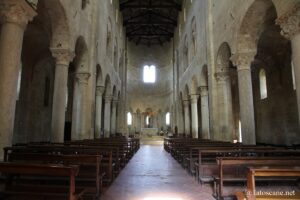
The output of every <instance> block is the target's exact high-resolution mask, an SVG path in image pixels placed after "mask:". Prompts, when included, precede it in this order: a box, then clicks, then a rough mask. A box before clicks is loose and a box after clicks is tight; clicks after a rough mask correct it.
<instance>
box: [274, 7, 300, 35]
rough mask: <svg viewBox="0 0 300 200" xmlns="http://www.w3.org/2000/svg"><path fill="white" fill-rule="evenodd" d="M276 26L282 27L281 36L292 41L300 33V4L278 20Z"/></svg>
mask: <svg viewBox="0 0 300 200" xmlns="http://www.w3.org/2000/svg"><path fill="white" fill-rule="evenodd" d="M276 24H277V25H279V26H280V27H281V35H283V36H284V37H285V38H287V39H292V38H293V37H294V36H295V35H297V34H299V33H300V4H298V5H297V6H295V7H294V8H293V9H291V10H290V11H289V12H287V13H286V14H284V15H282V16H280V17H278V18H277V20H276Z"/></svg>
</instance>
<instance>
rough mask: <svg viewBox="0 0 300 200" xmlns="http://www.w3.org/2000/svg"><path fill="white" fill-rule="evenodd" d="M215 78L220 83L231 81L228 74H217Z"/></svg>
mask: <svg viewBox="0 0 300 200" xmlns="http://www.w3.org/2000/svg"><path fill="white" fill-rule="evenodd" d="M215 78H216V80H217V82H218V83H225V82H227V81H228V80H229V78H230V76H229V73H228V72H216V73H215Z"/></svg>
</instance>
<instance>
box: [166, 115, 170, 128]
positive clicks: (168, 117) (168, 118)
mask: <svg viewBox="0 0 300 200" xmlns="http://www.w3.org/2000/svg"><path fill="white" fill-rule="evenodd" d="M170 116H171V115H170V113H169V112H167V114H166V125H167V126H169V125H170V121H171V120H170V118H171V117H170Z"/></svg>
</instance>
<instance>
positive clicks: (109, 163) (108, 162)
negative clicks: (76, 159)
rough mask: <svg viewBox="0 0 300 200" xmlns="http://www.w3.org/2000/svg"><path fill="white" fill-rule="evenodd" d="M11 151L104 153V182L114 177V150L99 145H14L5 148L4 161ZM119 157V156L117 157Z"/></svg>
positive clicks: (102, 164)
mask: <svg viewBox="0 0 300 200" xmlns="http://www.w3.org/2000/svg"><path fill="white" fill-rule="evenodd" d="M11 153H37V154H49V155H73V154H78V155H82V154H83V155H102V162H101V165H100V169H101V172H104V174H103V180H102V181H103V183H105V184H107V185H109V184H110V183H111V182H112V181H113V178H114V169H115V165H116V163H115V161H114V159H113V150H112V149H111V148H110V149H106V148H101V147H100V148H99V147H84V146H63V145H49V144H47V145H41V146H13V147H5V148H4V161H8V156H9V154H11ZM115 159H117V158H115Z"/></svg>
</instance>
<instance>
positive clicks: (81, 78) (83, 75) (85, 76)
mask: <svg viewBox="0 0 300 200" xmlns="http://www.w3.org/2000/svg"><path fill="white" fill-rule="evenodd" d="M90 76H91V74H90V73H87V72H80V73H75V80H77V81H78V83H79V84H84V85H87V84H88V81H89V78H90Z"/></svg>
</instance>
